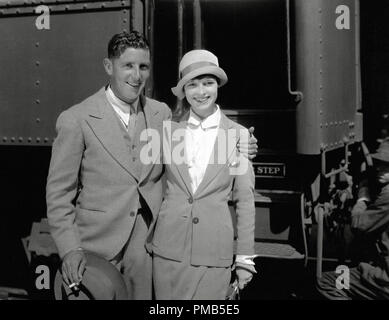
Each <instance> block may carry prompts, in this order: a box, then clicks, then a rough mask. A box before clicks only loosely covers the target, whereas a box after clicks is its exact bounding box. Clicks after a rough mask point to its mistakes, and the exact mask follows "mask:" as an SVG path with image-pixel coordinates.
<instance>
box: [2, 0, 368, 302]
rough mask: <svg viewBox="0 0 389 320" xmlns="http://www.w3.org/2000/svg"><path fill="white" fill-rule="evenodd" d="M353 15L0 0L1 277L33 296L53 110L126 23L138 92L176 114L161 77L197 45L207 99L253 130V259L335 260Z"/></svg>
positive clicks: (172, 76)
mask: <svg viewBox="0 0 389 320" xmlns="http://www.w3.org/2000/svg"><path fill="white" fill-rule="evenodd" d="M360 17H361V10H360V3H359V1H358V0H256V1H254V0H240V1H232V0H220V1H216V0H214V1H212V0H191V1H184V0H177V1H173V0H123V1H86V0H74V1H70V0H56V1H54V0H42V1H37V0H27V1H22V0H14V1H0V26H1V27H0V47H1V48H2V50H1V53H0V68H1V71H0V88H1V89H0V110H1V117H0V155H1V157H0V159H1V160H0V161H1V165H0V168H1V169H0V170H1V195H2V202H1V203H2V223H1V224H0V234H1V240H2V241H0V243H2V244H1V247H0V248H1V249H2V252H5V257H6V260H7V261H8V262H9V263H7V264H1V266H0V268H1V269H0V271H1V272H0V286H1V285H4V286H11V287H20V288H27V289H28V290H29V292H33V293H34V294H33V296H34V297H35V298H36V297H38V298H39V297H40V296H41V295H43V296H45V295H44V293H42V292H43V291H44V290H43V291H42V290H41V291H40V290H37V289H36V284H35V279H36V276H37V275H36V273H35V271H36V268H35V266H36V265H39V264H40V263H42V259H43V261H46V260H45V259H48V258H49V257H45V258H42V255H41V256H40V257H39V256H38V255H37V253H36V252H33V251H32V250H29V247H28V242H26V241H27V240H28V238H27V237H28V236H29V235H30V232H31V226H32V225H33V223H34V222H37V221H40V219H42V218H44V217H45V215H46V204H45V183H46V177H47V171H48V164H49V161H50V153H51V143H52V142H53V140H54V138H55V120H56V118H57V116H58V115H59V113H60V112H61V111H62V110H65V109H66V108H68V107H70V106H72V105H74V104H75V103H77V102H79V101H81V100H82V99H84V98H85V97H87V96H89V95H90V94H92V93H93V92H95V91H96V90H97V89H98V88H101V87H103V86H104V85H105V84H106V82H107V79H106V75H105V73H104V69H103V65H102V60H103V58H104V57H105V56H106V46H107V43H108V41H109V39H110V38H111V36H112V35H113V34H114V33H118V32H120V31H122V30H133V29H135V30H138V31H140V32H142V33H143V34H145V35H146V36H147V38H148V39H149V41H150V48H151V52H152V76H151V79H150V81H149V82H148V85H147V87H146V89H145V91H146V92H145V93H146V95H148V96H151V97H154V98H156V99H158V100H161V101H165V102H167V103H168V105H169V106H170V107H171V108H172V110H173V111H174V114H175V115H176V116H177V117H179V116H180V112H181V107H182V106H181V105H180V104H179V103H178V102H177V101H176V100H175V98H174V96H173V95H172V94H171V92H170V88H171V87H172V86H173V85H174V84H175V82H176V80H177V72H176V70H178V62H179V60H180V58H181V57H182V55H183V54H184V53H185V52H186V51H188V50H191V49H193V48H205V49H209V50H210V51H212V52H215V54H216V55H217V56H218V57H219V61H220V64H221V65H222V66H223V68H224V69H225V71H226V73H227V75H228V77H229V82H228V84H227V85H226V86H225V87H223V88H221V90H220V94H219V101H218V102H219V103H220V105H221V107H222V109H223V110H224V111H225V113H226V114H227V115H228V116H229V117H230V118H231V119H233V120H236V121H238V122H239V123H241V124H242V125H244V126H246V127H250V126H254V127H255V136H256V137H257V138H258V140H259V146H260V150H259V153H258V155H257V157H256V158H255V159H254V162H253V165H254V169H255V174H256V207H257V215H256V231H255V236H256V240H257V242H258V250H259V251H260V254H261V255H262V257H264V258H265V259H278V260H277V261H280V265H281V266H282V267H281V268H282V270H285V267H284V266H285V264H288V263H291V261H297V262H296V263H297V265H298V266H299V267H298V268H300V267H301V268H306V267H307V266H308V264H309V263H310V261H313V262H314V265H315V269H316V272H315V275H316V276H320V274H321V272H322V264H323V261H324V262H325V261H327V260H326V259H327V258H328V261H338V259H339V258H340V259H345V256H344V255H340V256H339V254H338V253H339V252H338V250H337V249H336V248H335V249H333V248H332V247H331V245H330V244H328V243H326V242H328V241H327V240H328V239H327V236H326V229H325V227H324V222H323V221H324V220H325V219H326V217H328V216H330V215H331V214H332V213H333V212H334V211H336V210H337V209H339V207H340V206H342V205H343V204H344V202H343V203H339V202H336V201H335V200H336V199H335V198H334V195H338V194H339V193H342V192H345V191H347V190H350V188H351V189H352V188H353V185H352V183H351V180H350V179H349V177H350V176H352V175H357V174H358V168H359V166H360V162H361V161H360V159H361V156H360V150H361V142H362V141H363V138H364V137H363V115H362V112H361V110H362V83H361V63H360V61H361V55H360V48H361V46H360V34H361V33H360ZM362 158H363V157H362ZM353 161H354V162H353ZM357 179H358V177H355V180H357ZM232 209H233V208H232ZM232 214H233V210H232ZM22 239H23V240H24V242H23V241H22ZM23 245H24V246H23ZM323 246H324V256H323ZM326 248H327V249H326ZM30 249H31V248H30ZM31 252H32V256H31V255H29V254H31ZM25 253H27V257H28V258H29V261H27V258H26V256H25ZM43 255H44V254H43ZM47 255H48V254H47ZM34 259H35V261H34ZM39 259H41V260H39ZM32 263H33V265H31V264H32ZM34 263H35V264H34ZM58 263H59V261H57V260H56V261H55V262H54V263H53V262H51V264H53V265H54V266H53V268H55V267H57V266H58ZM15 266H16V267H15ZM288 268H289V267H288ZM10 275H11V276H10ZM291 277H293V275H292V276H291ZM311 280H312V282H313V281H314V279H313V278H312V279H311ZM250 294H252V296H251V297H253V298H260V297H261V298H269V295H268V296H267V294H268V292H267V293H266V292H265V293H263V294H262V295H261V294H259V293H258V292H256V291H255V290H253V291H252V292H251V293H250Z"/></svg>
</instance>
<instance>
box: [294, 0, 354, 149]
mask: <svg viewBox="0 0 389 320" xmlns="http://www.w3.org/2000/svg"><path fill="white" fill-rule="evenodd" d="M295 3H296V21H297V22H296V50H297V53H296V57H297V61H296V64H297V83H298V87H299V88H298V89H299V90H300V91H302V92H303V94H304V100H303V101H302V102H301V103H300V104H299V106H298V108H297V151H298V153H301V154H320V152H321V151H323V150H326V151H328V150H333V149H337V148H340V147H343V146H344V145H345V143H353V142H354V141H356V139H357V138H359V137H360V136H361V134H360V127H359V126H357V125H356V124H358V123H359V122H358V121H357V118H358V116H357V110H358V109H359V108H360V99H359V94H358V92H359V88H358V86H359V85H360V83H359V74H358V72H359V41H358V31H359V29H358V28H359V20H358V19H359V17H358V15H356V13H357V9H358V0H312V1H305V0H296V2H295ZM339 6H347V8H348V9H349V12H350V16H349V17H350V28H349V29H338V28H337V27H336V20H337V19H338V17H339V16H340V13H337V12H336V9H337V8H338V7H339ZM358 119H359V118H358Z"/></svg>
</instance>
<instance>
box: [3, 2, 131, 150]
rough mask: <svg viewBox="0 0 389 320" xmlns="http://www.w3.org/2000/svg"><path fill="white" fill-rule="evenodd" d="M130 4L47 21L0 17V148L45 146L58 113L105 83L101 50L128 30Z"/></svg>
mask: <svg viewBox="0 0 389 320" xmlns="http://www.w3.org/2000/svg"><path fill="white" fill-rule="evenodd" d="M129 9H130V4H129V1H126V6H125V7H124V8H123V7H122V6H119V7H117V8H116V9H114V8H100V9H98V10H85V11H80V12H57V13H53V14H51V15H50V29H49V30H38V29H37V28H36V26H35V19H36V17H37V16H36V15H19V16H8V17H7V16H5V17H4V16H3V17H1V16H0V25H1V28H0V47H1V48H2V54H1V55H0V70H1V73H0V111H1V117H0V144H11V145H50V144H51V142H52V141H53V139H54V137H55V121H56V118H57V117H58V115H59V113H60V112H61V111H62V110H64V109H66V108H68V107H70V106H72V105H73V104H75V103H78V102H80V101H81V100H83V99H85V98H86V97H88V96H89V95H91V94H93V93H94V92H95V91H97V90H98V89H99V88H101V87H102V86H104V85H105V84H106V82H107V78H106V75H105V71H104V68H103V63H102V61H103V58H104V57H105V56H106V50H107V49H106V47H107V43H108V41H109V39H110V38H111V37H112V35H113V34H114V33H117V32H120V31H122V30H123V29H127V30H128V29H129V18H130V10H129Z"/></svg>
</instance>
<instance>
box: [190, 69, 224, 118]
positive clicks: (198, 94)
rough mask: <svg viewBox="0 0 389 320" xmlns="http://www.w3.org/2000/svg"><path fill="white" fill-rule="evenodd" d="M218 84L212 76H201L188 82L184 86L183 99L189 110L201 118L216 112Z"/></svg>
mask: <svg viewBox="0 0 389 320" xmlns="http://www.w3.org/2000/svg"><path fill="white" fill-rule="evenodd" d="M217 89H218V83H217V80H216V78H215V77H214V76H212V75H201V76H199V77H197V78H194V79H192V80H189V81H188V82H187V83H186V84H185V86H184V92H185V97H186V100H187V101H188V103H189V104H190V106H191V109H192V111H193V112H194V113H196V114H197V115H198V116H199V117H201V118H206V117H208V116H209V115H211V114H212V113H213V112H214V111H215V110H216V104H215V101H216V98H217Z"/></svg>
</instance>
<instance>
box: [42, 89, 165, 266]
mask: <svg viewBox="0 0 389 320" xmlns="http://www.w3.org/2000/svg"><path fill="white" fill-rule="evenodd" d="M141 100H142V101H141V103H142V105H143V109H144V113H145V117H146V122H147V125H148V128H152V129H155V130H157V131H158V132H159V134H160V135H162V122H163V120H166V119H169V118H170V117H171V112H170V109H169V108H168V107H167V106H166V105H165V104H162V103H159V102H157V101H155V100H152V99H148V98H145V97H142V98H141ZM56 130H57V137H56V139H55V141H54V143H53V149H52V157H51V162H50V168H49V175H48V179H47V192H46V200H47V216H48V222H49V225H50V229H51V234H52V236H53V238H54V241H55V243H56V246H57V248H58V251H59V254H60V256H61V257H63V256H64V255H65V254H66V253H67V252H69V251H71V250H74V249H77V248H79V247H83V248H84V249H86V250H89V251H91V252H94V253H97V254H99V255H101V256H102V257H104V258H106V259H107V260H111V259H112V258H113V257H114V256H115V255H116V254H117V253H118V252H119V251H120V250H121V249H122V248H123V246H124V245H125V243H126V242H127V240H128V238H129V236H130V233H131V230H132V228H133V226H134V222H135V217H136V212H137V209H138V204H139V197H140V196H142V198H143V199H144V200H145V203H147V207H148V208H149V209H150V211H151V214H152V215H153V216H154V217H156V215H157V214H158V212H159V209H160V205H161V201H162V183H161V175H162V164H156V163H150V164H148V165H144V166H142V172H141V175H140V178H139V179H138V178H137V177H136V174H135V173H134V172H133V169H132V166H131V163H130V159H131V157H130V156H131V150H129V148H128V147H127V145H126V142H125V140H124V139H123V134H122V131H121V129H120V127H119V126H118V121H117V117H116V114H115V112H114V110H113V109H112V107H111V106H110V105H109V103H108V100H107V97H106V95H105V89H104V88H102V89H101V90H100V91H99V92H97V93H96V94H94V95H93V96H91V97H89V98H88V99H86V100H84V101H83V102H81V103H80V104H78V105H76V106H73V107H72V108H70V109H68V110H66V111H64V112H62V113H61V114H60V116H59V117H58V120H57V126H56Z"/></svg>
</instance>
